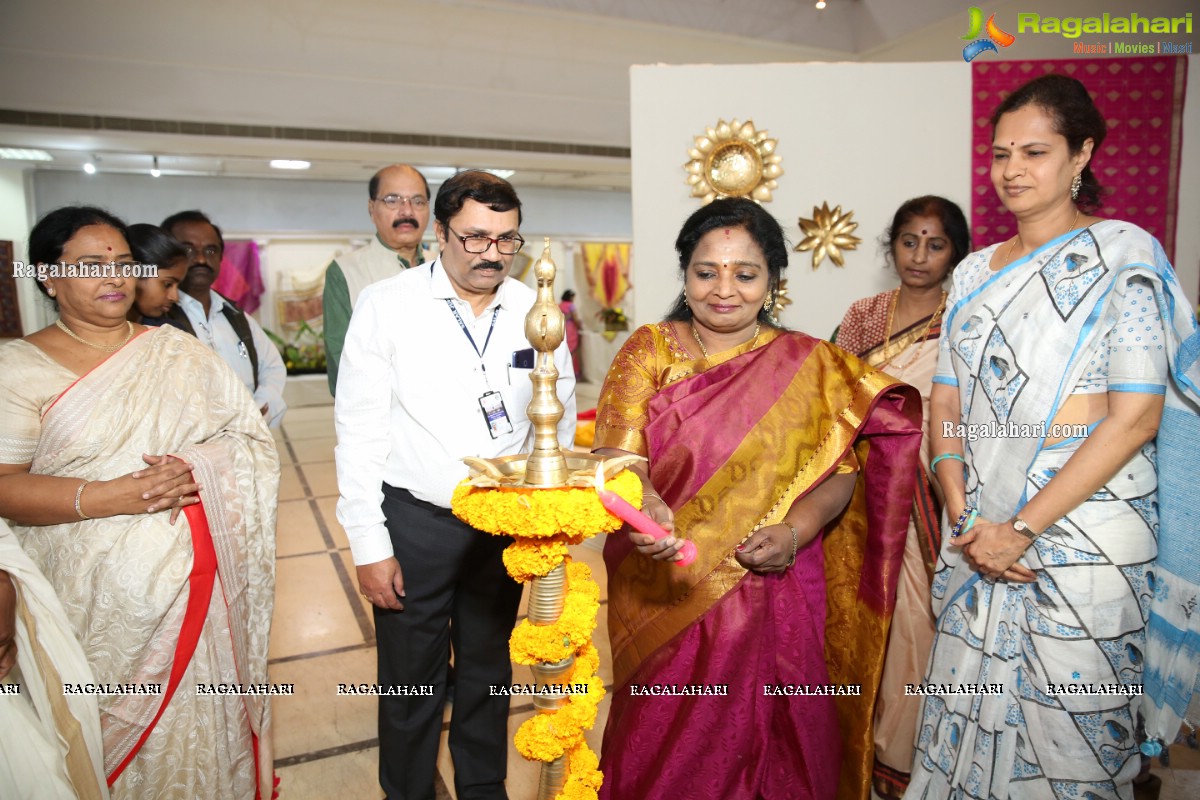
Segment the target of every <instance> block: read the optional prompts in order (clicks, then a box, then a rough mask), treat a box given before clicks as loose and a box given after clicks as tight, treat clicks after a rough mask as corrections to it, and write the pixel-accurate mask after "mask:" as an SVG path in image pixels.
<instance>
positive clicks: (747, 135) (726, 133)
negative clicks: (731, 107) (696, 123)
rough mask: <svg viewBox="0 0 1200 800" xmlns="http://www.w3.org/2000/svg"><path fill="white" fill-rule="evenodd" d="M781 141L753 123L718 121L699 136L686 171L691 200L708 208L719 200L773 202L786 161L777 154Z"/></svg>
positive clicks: (692, 148) (735, 120)
mask: <svg viewBox="0 0 1200 800" xmlns="http://www.w3.org/2000/svg"><path fill="white" fill-rule="evenodd" d="M778 144H779V140H778V139H769V138H767V132H766V131H765V130H756V129H755V127H754V122H752V121H751V120H746V121H745V122H741V121H740V120H738V119H734V120H733V121H732V122H726V121H725V120H723V119H722V120H718V121H717V124H716V125H715V126H713V127H710V128H705V129H704V133H703V134H702V135H700V136H697V137H696V140H695V142H694V143H693V145H692V147H691V149H689V150H688V157H689V158H690V159H691V160H690V161H688V162H687V163H686V164H684V165H683V168H684V169H685V170H687V174H688V175H687V179H686V181H687V185H688V186H691V187H692V195H691V196H692V197H699V198H700V202H701V204H702V205H708V204H709V203H711V202H712V201H713V200H716V199H717V198H718V197H749V198H751V199H752V200H755V201H757V202H759V203H766V202H768V201H769V200H770V199H771V191H772V190H774V189H776V188H777V187H778V186H779V183H778V181H777V180H776V178H778V177H779V176H780V175H782V174H783V167H781V166H779V164H780V162H782V161H783V158H782V157H780V156H778V155H776V154H775V148H776V146H777V145H778Z"/></svg>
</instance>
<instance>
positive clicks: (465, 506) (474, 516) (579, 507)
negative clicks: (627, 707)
mask: <svg viewBox="0 0 1200 800" xmlns="http://www.w3.org/2000/svg"><path fill="white" fill-rule="evenodd" d="M606 488H608V489H610V490H612V491H613V492H616V493H617V494H618V495H620V496H621V497H622V498H624V499H625V500H626V501H627V502H629V503H630V504H632V505H633V506H634V507H640V506H641V504H642V482H641V479H640V478H638V476H637V475H635V474H634V473H632V472H630V471H629V470H625V471H624V472H621V473H620V474H618V475H617V476H616V477H614V478H612V479H611V480H609V481H608V482H607V484H606ZM451 507H452V509H453V511H454V514H455V516H457V517H458V518H459V519H461V520H462V521H463V522H466V523H467V524H468V525H470V526H472V527H474V528H477V529H479V530H481V531H486V532H487V533H491V534H496V535H502V536H512V537H513V539H514V541H513V543H512V544H511V545H509V546H508V547H507V548H505V550H504V566H505V569H507V570H508V574H509V575H511V576H512V577H513V578H514V579H515V580H517V581H518V582H520V583H525V582H526V581H528V580H530V579H532V578H535V577H541V576H544V575H546V574H548V573H549V572H550V571H551V570H553V569H554V568H555V567H556V566H558V564H559V563H560V562H562V561H564V560H565V561H566V569H567V576H566V577H567V580H566V596H565V598H564V600H563V610H562V613H561V614H560V615H559V618H558V619H557V620H556V621H555V622H553V623H551V624H549V625H534V624H532V623H531V622H529V620H523V621H522V622H521V624H520V625H518V626H517V627H516V628H515V629H514V630H513V632H512V636H511V637H510V638H509V651H510V653H511V657H512V660H513V661H514V662H515V663H518V664H526V665H534V664H539V663H554V662H559V661H562V660H564V659H566V658H568V657H569V656H572V655H574V656H575V664H574V667H573V669H572V670H571V674H570V677H569V678H568V680H567V682H568V683H570V684H586V685H587V691H586V692H585V693H582V694H572V695H571V696H570V697H569V698H568V699H567V702H566V703H565V704H564V705H563V706H562V707H560V708H559V709H557V710H556V711H554V712H551V713H537V714H534V715H533V717H531V718H530V719H528V720H526V721H525V722H524V723H522V724H521V726H520V728H519V729H518V730H517V733H516V736H515V737H514V744H515V745H516V747H517V751H518V752H519V753H520V754H521V755H522V756H524V757H525V758H527V759H529V760H531V761H545V762H549V761H554V760H555V759H557V758H562V757H563V756H566V757H567V775H566V781H565V783H564V785H563V790H562V791H561V792H560V793H559V794H558V796H557V798H556V800H596V798H597V791H598V790H599V789H600V785H601V784H602V783H603V781H604V775H603V774H602V773H601V772H600V770H599V769H598V767H599V764H600V762H599V759H598V758H597V756H596V754H595V753H594V752H592V750H591V749H590V748H589V747H588V745H587V742H586V741H585V740H584V736H583V733H584V731H586V730H590V729H591V728H592V727H593V726H594V725H595V724H596V713H597V707H598V706H599V705H600V701H601V700H602V699H604V695H605V691H604V683H603V682H602V681H601V680H600V678H599V676H598V675H597V674H596V673H597V671H598V669H599V667H600V654H599V652H598V651H597V650H596V647H595V645H594V644H592V632H593V631H594V630H595V628H596V615H597V613H598V612H599V610H600V587H599V586H597V585H596V582H595V581H594V580H592V571H591V569H590V568H589V567H588V566H587V565H586V564H581V563H577V562H573V561H571V559H570V557H569V556H568V555H567V547H568V546H569V545H573V544H579V543H581V542H582V541H583V540H584V539H587V538H590V537H591V536H594V535H596V534H597V533H612V532H614V531H617V530H619V529H620V527H621V525H622V523H621V520H619V519H617V518H616V517H615V516H613V515H612V514H610V513H609V512H608V511H607V510H606V509H605V508H604V506H602V505H601V504H600V500H599V498H598V497H597V495H596V491H595V489H593V488H591V487H565V488H562V489H530V488H525V487H495V488H482V487H475V486H472V485H471V484H470V483H468V482H467V481H463V482H462V483H460V484H459V485H458V487H457V488H455V490H454V497H453V499H452V500H451Z"/></svg>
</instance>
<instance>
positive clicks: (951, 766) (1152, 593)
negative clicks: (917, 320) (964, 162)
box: [909, 220, 1200, 800]
mask: <svg viewBox="0 0 1200 800" xmlns="http://www.w3.org/2000/svg"><path fill="white" fill-rule="evenodd" d="M994 252H995V246H993V247H991V248H988V249H986V250H983V251H980V252H977V253H974V254H972V255H971V256H968V258H967V259H966V260H964V262H963V263H962V264H961V265H960V266H959V267H958V269H957V270H956V272H955V287H954V290H953V291H952V292H951V296H950V302H949V304H948V307H947V312H946V329H947V331H948V332H949V340H948V342H946V343H945V346H944V354H943V359H944V360H943V364H947V363H948V364H949V366H948V367H945V368H942V367H939V374H938V377H937V378H936V379H935V380H937V381H938V382H944V383H946V384H948V385H956V386H957V387H958V392H959V399H960V404H961V414H962V420H961V421H962V422H963V423H964V424H966V425H970V426H974V427H973V429H974V430H976V431H978V430H987V429H989V428H991V429H994V427H995V426H997V424H998V425H999V426H1003V427H1004V428H1005V430H1006V431H1013V432H1009V433H1007V435H993V436H975V435H970V434H969V435H968V436H967V437H966V440H965V441H964V452H965V454H966V457H967V461H966V465H965V466H966V472H965V474H966V490H967V498H968V501H969V502H970V503H971V505H973V506H975V507H976V508H978V509H979V512H980V515H981V516H982V517H983V518H985V519H988V520H1007V519H1011V518H1012V517H1013V516H1015V515H1017V514H1019V513H1020V510H1021V508H1022V507H1023V506H1024V505H1025V504H1026V503H1027V502H1028V501H1029V499H1030V498H1031V497H1033V496H1034V495H1035V494H1037V493H1038V492H1039V491H1042V490H1044V489H1045V487H1046V486H1047V484H1049V483H1050V482H1051V481H1052V480H1053V479H1054V478H1055V476H1056V475H1058V473H1059V472H1060V471H1061V470H1062V469H1063V467H1064V465H1065V464H1066V463H1067V461H1068V460H1069V459H1071V458H1072V456H1074V455H1075V454H1076V453H1077V452H1078V451H1079V448H1080V447H1081V446H1082V445H1081V443H1080V441H1079V440H1072V439H1068V440H1065V441H1062V442H1059V443H1056V444H1052V445H1049V446H1047V445H1046V430H1045V426H1048V424H1049V423H1050V422H1051V421H1053V420H1054V419H1055V418H1056V415H1057V413H1058V411H1059V409H1060V408H1061V407H1062V404H1063V403H1064V402H1065V400H1066V397H1067V395H1068V394H1069V393H1071V392H1072V390H1073V389H1074V387H1076V386H1077V385H1078V383H1079V381H1080V379H1081V377H1082V376H1083V375H1084V373H1085V371H1086V370H1088V369H1089V368H1090V366H1089V365H1090V364H1091V363H1093V362H1094V361H1096V360H1100V359H1102V360H1105V361H1107V360H1108V353H1109V352H1110V349H1109V348H1110V344H1109V341H1108V339H1107V338H1106V337H1108V336H1109V335H1110V333H1111V334H1113V335H1114V336H1119V335H1123V334H1124V332H1125V331H1126V330H1128V331H1130V333H1129V334H1128V335H1129V336H1130V337H1131V345H1130V346H1129V347H1128V349H1129V350H1133V349H1134V348H1133V346H1132V343H1133V342H1141V341H1142V339H1140V338H1137V339H1134V338H1133V337H1135V336H1145V337H1150V336H1151V334H1150V333H1149V331H1150V330H1151V328H1150V327H1149V326H1147V327H1146V328H1145V330H1144V331H1143V330H1142V329H1138V330H1134V329H1133V328H1132V327H1129V326H1130V321H1129V320H1128V319H1126V318H1127V317H1129V316H1130V313H1129V312H1127V311H1126V310H1125V309H1126V306H1127V299H1126V298H1127V295H1128V294H1129V293H1130V292H1132V291H1134V289H1133V286H1134V279H1135V278H1136V279H1137V281H1138V282H1139V283H1143V284H1145V285H1147V286H1148V287H1149V294H1150V296H1151V298H1152V299H1150V300H1148V301H1147V302H1149V303H1152V304H1154V305H1155V306H1156V307H1157V311H1158V312H1159V316H1160V317H1161V320H1162V329H1161V332H1160V334H1158V335H1159V336H1161V338H1160V339H1157V340H1148V341H1147V343H1146V345H1145V347H1146V350H1147V351H1149V349H1150V348H1152V347H1154V348H1157V347H1159V346H1160V345H1155V344H1153V342H1154V341H1159V342H1161V347H1162V348H1163V349H1164V350H1165V354H1166V362H1167V371H1168V372H1169V376H1162V377H1163V378H1164V380H1165V384H1166V385H1165V387H1164V386H1163V385H1162V383H1160V382H1151V383H1138V384H1133V385H1132V388H1127V387H1129V386H1130V385H1129V384H1126V385H1125V386H1121V385H1114V383H1113V382H1112V381H1110V382H1109V384H1108V386H1107V390H1108V391H1109V392H1114V391H1137V392H1143V393H1156V394H1164V393H1165V409H1164V411H1163V416H1162V422H1161V424H1160V425H1159V428H1158V435H1157V436H1156V438H1155V440H1154V441H1152V442H1149V443H1147V444H1146V445H1145V446H1143V447H1142V448H1141V449H1140V450H1139V451H1138V452H1136V453H1135V454H1134V455H1133V457H1132V458H1130V459H1129V461H1128V462H1127V463H1126V464H1124V465H1122V466H1121V467H1120V468H1119V469H1117V470H1116V474H1115V475H1114V476H1113V477H1112V478H1111V479H1109V480H1108V481H1107V482H1106V483H1105V485H1104V486H1102V487H1100V488H1099V489H1098V490H1097V491H1096V492H1095V493H1094V494H1093V495H1092V496H1091V497H1089V498H1087V499H1086V500H1084V501H1083V502H1082V503H1080V504H1079V505H1078V506H1076V507H1075V508H1074V509H1072V510H1071V511H1069V512H1068V513H1067V514H1066V515H1065V516H1063V517H1062V518H1061V519H1059V520H1056V521H1055V523H1054V524H1052V525H1051V526H1050V527H1049V528H1047V529H1046V531H1045V532H1044V533H1043V534H1042V535H1041V536H1040V537H1038V538H1037V539H1036V540H1035V541H1034V542H1033V544H1032V545H1031V546H1030V547H1029V548H1028V549H1027V550H1026V551H1025V552H1024V554H1022V556H1021V557H1020V558H1019V559H1018V561H1017V563H1019V564H1022V565H1024V566H1025V567H1027V568H1029V569H1031V570H1032V571H1033V572H1034V574H1035V576H1036V580H1035V582H1033V583H1028V584H1025V583H1009V582H1005V581H989V580H984V579H982V578H981V577H980V575H979V574H978V573H976V572H975V571H974V570H973V569H972V568H971V566H970V564H969V563H968V562H967V560H966V559H965V558H963V556H962V553H961V550H960V549H959V548H956V547H953V546H951V545H949V544H947V546H946V547H944V548H943V550H942V554H941V558H940V561H939V563H938V569H937V572H936V574H935V577H934V583H933V587H932V592H933V598H934V610H935V612H937V614H938V621H937V624H938V628H937V638H936V640H935V643H934V648H933V652H932V654H931V657H930V666H929V675H928V678H927V681H928V682H929V683H931V684H936V685H939V686H941V685H945V686H948V687H950V688H951V689H953V691H948V692H941V693H940V694H937V695H930V696H927V697H926V698H925V700H924V706H923V713H922V718H921V721H920V728H919V732H918V742H917V753H916V756H915V759H914V763H913V775H912V783H911V784H910V786H909V793H910V794H911V795H912V796H913V797H914V798H950V797H953V798H957V797H963V796H966V797H983V798H991V797H997V798H1014V799H1017V798H1039V799H1040V798H1080V797H1087V798H1096V799H1097V800H1099V799H1100V798H1103V800H1115V799H1116V798H1121V800H1129V798H1132V797H1133V786H1132V780H1133V778H1134V776H1135V775H1137V773H1138V771H1139V768H1140V761H1141V759H1140V758H1139V757H1138V751H1139V741H1140V740H1141V739H1142V738H1143V737H1142V736H1141V734H1140V730H1139V729H1140V728H1141V726H1142V723H1143V719H1144V724H1145V728H1146V732H1147V734H1148V735H1149V737H1151V738H1158V739H1163V740H1166V742H1167V743H1169V742H1170V741H1172V740H1173V739H1174V738H1175V734H1176V733H1177V732H1178V730H1179V727H1180V719H1181V718H1182V717H1183V716H1184V714H1185V713H1187V709H1188V705H1189V702H1190V701H1191V699H1192V696H1193V690H1194V688H1195V686H1196V683H1197V669H1198V667H1200V653H1198V650H1200V615H1194V614H1192V613H1191V608H1194V607H1195V605H1196V604H1197V602H1198V601H1200V547H1198V545H1197V537H1196V531H1197V529H1198V528H1200V513H1198V512H1197V508H1196V503H1195V500H1194V482H1195V475H1196V470H1197V469H1200V460H1198V459H1197V456H1196V443H1197V442H1198V441H1200V417H1198V416H1197V411H1198V409H1200V391H1198V386H1197V384H1198V383H1200V367H1198V365H1197V356H1198V355H1200V333H1197V330H1196V321H1195V318H1194V316H1193V312H1192V309H1191V305H1190V302H1189V301H1188V300H1187V299H1186V297H1185V296H1184V295H1183V293H1182V292H1181V291H1180V289H1179V286H1178V282H1177V280H1176V278H1175V275H1174V272H1173V270H1172V269H1171V266H1170V264H1169V263H1168V261H1167V258H1166V255H1165V253H1164V252H1163V250H1162V248H1161V246H1160V245H1159V244H1158V242H1157V241H1155V240H1154V239H1153V237H1151V236H1150V235H1149V234H1147V233H1146V232H1145V231H1143V230H1141V229H1139V228H1138V227H1137V226H1135V225H1131V224H1129V223H1125V222H1120V221H1117V220H1104V221H1101V222H1098V223H1094V224H1092V225H1091V226H1089V227H1088V228H1084V229H1081V230H1077V231H1070V232H1068V233H1067V234H1064V235H1063V236H1060V237H1058V238H1057V239H1054V240H1052V241H1050V242H1048V243H1047V244H1046V245H1045V246H1043V247H1042V248H1040V249H1038V250H1036V251H1034V252H1033V253H1031V254H1029V255H1028V256H1026V257H1024V258H1020V259H1017V260H1016V261H1014V262H1012V263H1011V264H1008V265H1006V266H1005V267H1004V268H1003V269H1001V270H999V271H996V272H993V271H991V270H990V268H989V267H988V264H989V263H990V260H991V257H992V254H993V253H994ZM1139 324H1141V323H1139ZM1142 347H1143V346H1142V345H1141V344H1138V345H1137V349H1138V350H1141V349H1142ZM1147 360H1149V357H1148V356H1147ZM1039 429H1040V435H1039V433H1038V431H1039ZM969 430H971V429H968V431H969ZM1022 431H1029V432H1028V433H1022ZM1189 605H1190V607H1189ZM964 685H965V686H968V687H970V686H979V685H984V686H987V687H995V689H996V690H998V691H989V692H986V693H985V692H980V691H978V690H976V691H975V692H966V691H959V690H958V689H957V688H955V687H958V686H964ZM1143 690H1144V696H1143V694H1142V692H1143Z"/></svg>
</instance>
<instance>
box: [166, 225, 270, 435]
mask: <svg viewBox="0 0 1200 800" xmlns="http://www.w3.org/2000/svg"><path fill="white" fill-rule="evenodd" d="M160 227H161V228H162V229H163V230H164V231H166V232H167V233H169V234H171V235H172V236H174V237H175V238H176V239H178V240H179V241H180V242H181V243H182V244H183V246H184V248H185V249H186V250H187V257H188V271H187V273H186V274H185V275H184V278H183V282H182V283H181V284H179V289H180V292H179V303H178V304H177V305H176V306H175V307H174V308H172V309H171V313H170V315H169V316H170V317H171V319H172V320H173V321H174V322H176V323H177V324H179V325H180V327H182V328H183V329H184V330H187V331H189V332H190V333H193V334H195V336H196V338H197V339H199V340H200V341H201V342H203V343H204V344H206V345H208V346H209V347H211V348H212V349H213V350H215V351H216V352H217V355H219V356H220V357H221V358H223V359H224V360H225V363H227V364H228V365H229V366H231V367H233V371H234V372H236V373H237V376H238V377H239V378H241V379H242V383H244V384H246V388H247V389H249V390H250V392H251V393H252V394H253V395H254V402H255V404H256V405H258V407H259V410H261V411H262V414H263V416H264V417H265V418H266V421H267V424H268V425H270V426H271V427H272V428H278V427H279V424H280V423H281V422H283V414H284V412H285V411H287V403H285V402H284V401H283V387H284V385H285V384H286V383H287V367H285V366H284V364H283V357H282V356H280V355H279V350H277V349H276V348H275V345H274V343H272V342H271V340H270V339H269V338H267V334H266V333H264V332H263V329H262V326H261V325H259V324H258V322H257V321H256V320H255V319H254V317H252V316H250V315H249V314H246V313H243V312H242V310H241V309H239V308H238V307H237V306H235V305H234V304H233V303H231V302H230V301H229V300H227V299H225V298H224V297H222V296H221V295H219V294H217V293H216V292H214V291H213V290H212V285H213V283H214V282H215V281H216V280H217V275H218V274H219V273H220V271H221V257H222V256H223V255H224V254H225V239H224V238H222V236H221V229H220V228H218V227H217V226H216V225H214V224H213V223H212V221H211V220H210V219H209V218H208V217H207V216H205V215H204V214H203V213H202V212H200V211H180V212H179V213H178V214H172V215H171V216H169V217H167V218H166V219H165V220H163V223H162V225H161V226H160Z"/></svg>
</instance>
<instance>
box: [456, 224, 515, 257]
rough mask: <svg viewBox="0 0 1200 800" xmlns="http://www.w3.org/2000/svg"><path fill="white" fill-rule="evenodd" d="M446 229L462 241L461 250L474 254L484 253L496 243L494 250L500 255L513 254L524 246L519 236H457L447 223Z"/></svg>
mask: <svg viewBox="0 0 1200 800" xmlns="http://www.w3.org/2000/svg"><path fill="white" fill-rule="evenodd" d="M446 230H448V231H450V233H453V234H454V238H455V239H458V240H459V241H460V242H462V246H463V250H466V251H467V252H468V253H472V254H474V255H478V254H480V253H486V252H487V251H488V248H489V247H491V246H492V245H496V252H497V253H499V254H500V255H502V256H515V255H516V254H517V253H519V252H521V248H522V247H524V246H525V240H524V239H522V238H521V237H520V236H501V237H500V238H498V239H493V238H492V237H490V236H459V235H458V234H457V233H454V229H453V228H451V227H450V226H449V225H447V226H446Z"/></svg>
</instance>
